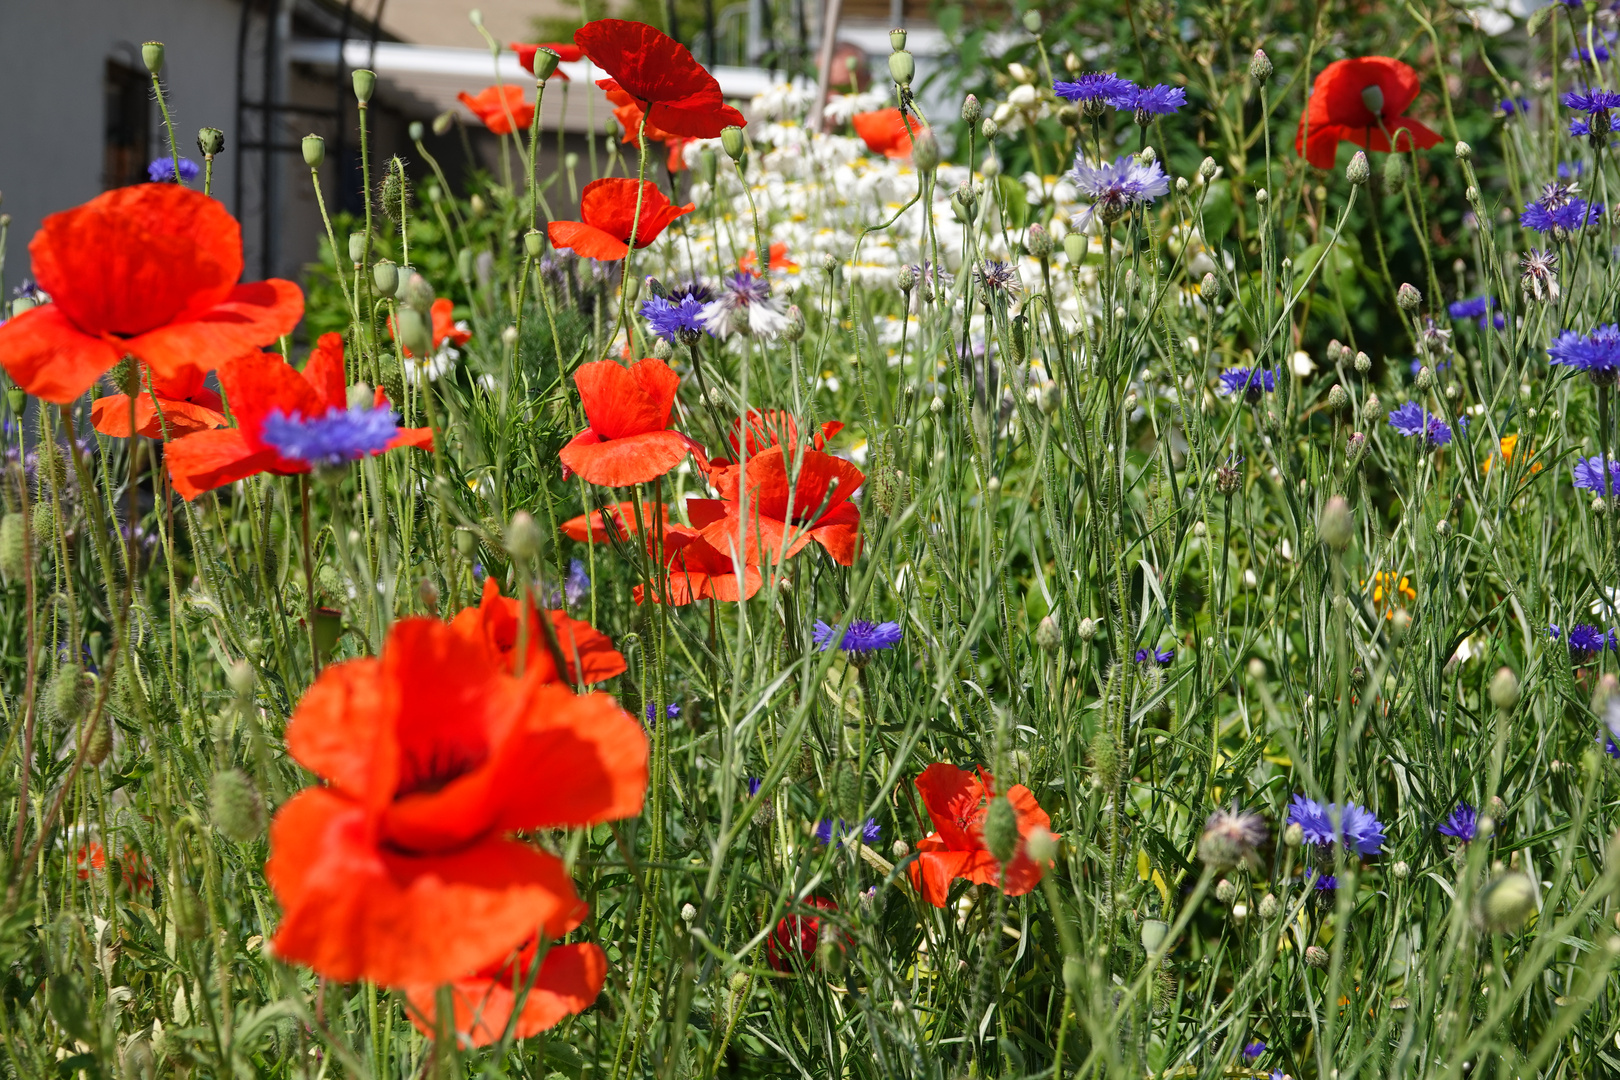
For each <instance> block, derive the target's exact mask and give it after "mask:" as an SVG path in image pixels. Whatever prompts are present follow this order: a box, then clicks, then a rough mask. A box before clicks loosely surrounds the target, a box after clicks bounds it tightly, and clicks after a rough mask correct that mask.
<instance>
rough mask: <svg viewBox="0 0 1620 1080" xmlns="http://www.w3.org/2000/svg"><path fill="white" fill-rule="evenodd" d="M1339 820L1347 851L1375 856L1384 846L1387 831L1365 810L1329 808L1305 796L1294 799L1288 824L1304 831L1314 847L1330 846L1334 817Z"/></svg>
mask: <svg viewBox="0 0 1620 1080" xmlns="http://www.w3.org/2000/svg"><path fill="white" fill-rule="evenodd" d="M1335 814H1338V817H1339V835H1341V836H1343V838H1344V843H1345V846H1346V847H1349V848H1352V849H1353V850H1355V852H1356V853H1357V854H1359V855H1376V854H1378V852H1379V850H1380V849H1381V848H1382V847H1383V846H1384V840H1385V836H1384V827H1383V825H1381V824H1379V822H1378V819H1377V818H1376V817H1374V816H1373V815H1372V812H1371V811H1369V810H1368V809H1367V808H1366V807H1363V806H1358V805H1356V804H1355V803H1345V804H1344V809H1343V810H1342V811H1340V810H1339V807H1338V805H1337V804H1336V803H1327V804H1326V805H1324V804H1322V803H1319V802H1317V801H1316V800H1315V799H1307V798H1306V797H1305V796H1303V795H1295V796H1294V801H1293V802H1292V803H1290V804H1289V807H1288V820H1289V822H1290V823H1291V824H1296V825H1298V826H1299V827H1300V828H1301V829H1303V830H1304V831H1305V839H1306V841H1307V842H1309V843H1312V844H1331V843H1333V839H1334V832H1333V817H1334V815H1335Z"/></svg>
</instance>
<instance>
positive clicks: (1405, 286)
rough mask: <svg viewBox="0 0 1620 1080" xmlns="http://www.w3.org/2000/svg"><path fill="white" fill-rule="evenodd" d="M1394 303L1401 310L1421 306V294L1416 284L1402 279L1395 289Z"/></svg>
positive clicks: (1407, 310)
mask: <svg viewBox="0 0 1620 1080" xmlns="http://www.w3.org/2000/svg"><path fill="white" fill-rule="evenodd" d="M1395 305H1396V306H1397V307H1399V308H1400V309H1401V310H1402V311H1406V312H1412V311H1416V310H1417V309H1418V308H1419V307H1421V306H1423V294H1422V293H1420V292H1418V289H1417V286H1416V285H1413V284H1412V283H1411V282H1407V281H1403V282H1401V287H1400V288H1398V289H1396V290H1395Z"/></svg>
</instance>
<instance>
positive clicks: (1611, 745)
mask: <svg viewBox="0 0 1620 1080" xmlns="http://www.w3.org/2000/svg"><path fill="white" fill-rule="evenodd" d="M1603 752H1604V753H1605V754H1608V755H1609V756H1610V757H1612V758H1614V759H1615V760H1616V761H1620V745H1616V743H1615V741H1614V732H1612V731H1605V732H1604V733H1603Z"/></svg>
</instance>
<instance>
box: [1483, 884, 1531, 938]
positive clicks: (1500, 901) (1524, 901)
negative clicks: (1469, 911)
mask: <svg viewBox="0 0 1620 1080" xmlns="http://www.w3.org/2000/svg"><path fill="white" fill-rule="evenodd" d="M1535 910H1536V889H1535V886H1534V885H1533V884H1532V883H1531V881H1530V879H1529V878H1528V877H1526V876H1525V875H1524V874H1521V873H1519V872H1518V871H1517V870H1512V871H1509V872H1508V873H1505V874H1502V875H1500V876H1498V877H1497V878H1496V879H1495V880H1493V881H1491V882H1490V884H1488V885H1486V886H1485V888H1484V890H1483V891H1482V892H1481V893H1480V897H1479V913H1480V917H1481V921H1482V922H1484V924H1485V927H1486V929H1488V930H1491V931H1493V932H1495V933H1499V934H1500V933H1506V932H1507V931H1510V930H1517V929H1518V928H1519V927H1520V926H1523V925H1524V920H1525V919H1527V918H1529V917H1530V913H1531V912H1533V911H1535Z"/></svg>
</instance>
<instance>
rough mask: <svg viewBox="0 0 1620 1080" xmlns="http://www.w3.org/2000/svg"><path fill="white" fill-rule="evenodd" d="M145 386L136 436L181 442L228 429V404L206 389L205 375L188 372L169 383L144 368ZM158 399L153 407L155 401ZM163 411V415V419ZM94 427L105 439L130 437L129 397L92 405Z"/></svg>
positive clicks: (118, 396)
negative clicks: (225, 411)
mask: <svg viewBox="0 0 1620 1080" xmlns="http://www.w3.org/2000/svg"><path fill="white" fill-rule="evenodd" d="M141 370H142V374H143V376H144V380H143V381H144V382H145V384H146V385H145V386H143V388H142V389H141V391H140V392H139V393H137V394H136V395H135V433H136V434H137V435H144V436H146V437H147V438H148V439H162V438H165V437H167V438H170V439H178V438H181V437H182V436H185V435H194V434H196V433H197V432H199V431H209V430H212V429H213V428H219V427H224V426H225V425H226V424H227V423H229V422H230V421H228V420H227V419H226V418H225V413H224V408H225V403H224V402H223V401H221V400H220V397H219V395H218V394H216V393H214V391H212V390H210V389H209V388H208V387H206V386H204V385H203V373H202V372H200V371H198V370H196V369H195V368H188V369H186V371H184V372H183V373H182V374H181V375H180V377H179V378H176V379H165V378H162V377H161V376H159V375H158V374H157V373H156V372H154V371H152V370H151V369H150V368H148V367H146V365H145V364H142V365H141ZM154 397H155V398H156V399H157V402H156V404H155V405H154V404H153V400H152V399H153V398H154ZM160 411H161V415H159V413H160ZM90 423H91V425H92V426H93V427H94V428H95V429H96V430H97V431H99V432H101V433H102V434H103V435H108V436H111V437H112V438H115V439H126V438H128V437H129V432H130V426H129V395H128V394H107V395H104V396H102V397H98V398H96V400H95V401H94V402H92V403H91V405H90Z"/></svg>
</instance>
